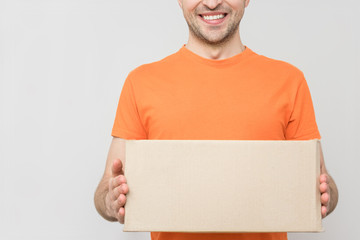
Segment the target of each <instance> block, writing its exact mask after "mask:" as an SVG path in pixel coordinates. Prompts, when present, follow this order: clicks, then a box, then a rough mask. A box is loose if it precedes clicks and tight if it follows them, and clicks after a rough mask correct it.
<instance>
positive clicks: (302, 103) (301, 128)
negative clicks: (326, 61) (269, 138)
mask: <svg viewBox="0 0 360 240" xmlns="http://www.w3.org/2000/svg"><path fill="white" fill-rule="evenodd" d="M292 105H293V108H292V112H291V115H290V119H289V122H288V125H287V128H286V135H285V137H286V139H287V140H310V139H321V136H320V133H319V130H318V126H317V124H316V119H315V112H314V106H313V102H312V99H311V94H310V90H309V87H308V84H307V82H306V80H305V77H304V75H303V74H302V73H301V81H300V83H299V87H298V89H297V92H296V94H295V99H294V101H293V104H292Z"/></svg>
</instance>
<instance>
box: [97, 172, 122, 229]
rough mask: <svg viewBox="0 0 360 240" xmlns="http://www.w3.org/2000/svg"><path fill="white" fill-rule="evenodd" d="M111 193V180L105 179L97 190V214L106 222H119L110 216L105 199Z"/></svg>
mask: <svg viewBox="0 0 360 240" xmlns="http://www.w3.org/2000/svg"><path fill="white" fill-rule="evenodd" d="M108 191H109V178H106V177H103V178H102V179H101V181H100V183H99V185H98V187H97V189H96V192H95V195H94V202H95V207H96V210H97V212H98V213H99V214H100V215H101V216H102V217H103V218H105V219H106V220H108V221H111V222H115V221H118V220H117V219H116V218H114V217H112V216H110V215H109V214H108V211H107V208H106V203H105V198H106V195H107V193H108Z"/></svg>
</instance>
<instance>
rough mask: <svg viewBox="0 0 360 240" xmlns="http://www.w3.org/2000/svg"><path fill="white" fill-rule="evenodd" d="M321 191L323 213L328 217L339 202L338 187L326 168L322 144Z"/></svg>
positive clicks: (323, 215)
mask: <svg viewBox="0 0 360 240" xmlns="http://www.w3.org/2000/svg"><path fill="white" fill-rule="evenodd" d="M320 172H321V175H320V192H321V215H322V217H323V218H324V217H326V216H327V215H329V214H330V213H331V212H332V211H334V209H335V207H336V205H337V202H338V197H339V194H338V189H337V187H336V184H335V182H334V180H333V179H332V177H331V176H330V175H329V173H328V172H327V170H326V167H325V161H324V155H323V152H322V148H321V145H320Z"/></svg>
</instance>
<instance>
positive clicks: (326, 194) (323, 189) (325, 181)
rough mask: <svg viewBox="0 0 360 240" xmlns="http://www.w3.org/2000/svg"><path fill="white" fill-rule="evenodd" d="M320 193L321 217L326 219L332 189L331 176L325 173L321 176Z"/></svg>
mask: <svg viewBox="0 0 360 240" xmlns="http://www.w3.org/2000/svg"><path fill="white" fill-rule="evenodd" d="M320 193H321V197H320V200H321V216H322V217H323V218H324V217H326V214H327V213H328V211H329V203H330V187H329V175H327V174H326V173H323V174H321V175H320Z"/></svg>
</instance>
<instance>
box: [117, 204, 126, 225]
mask: <svg viewBox="0 0 360 240" xmlns="http://www.w3.org/2000/svg"><path fill="white" fill-rule="evenodd" d="M118 216H119V217H118V220H119V222H120V223H121V224H124V218H125V208H123V207H121V208H120V209H119V212H118Z"/></svg>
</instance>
